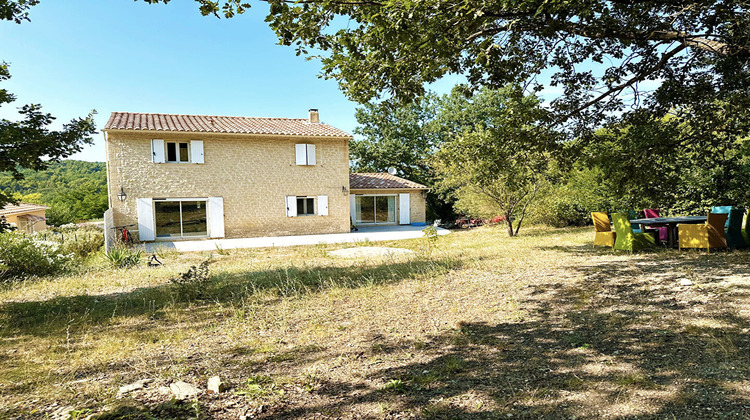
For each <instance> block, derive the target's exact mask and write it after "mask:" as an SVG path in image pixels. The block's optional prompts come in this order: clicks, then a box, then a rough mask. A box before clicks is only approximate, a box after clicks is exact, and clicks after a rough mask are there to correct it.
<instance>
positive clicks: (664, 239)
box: [643, 209, 669, 243]
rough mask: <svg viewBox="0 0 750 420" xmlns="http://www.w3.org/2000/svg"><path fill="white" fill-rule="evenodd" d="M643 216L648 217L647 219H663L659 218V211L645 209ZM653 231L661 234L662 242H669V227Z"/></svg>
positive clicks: (657, 228)
mask: <svg viewBox="0 0 750 420" xmlns="http://www.w3.org/2000/svg"><path fill="white" fill-rule="evenodd" d="M643 214H644V215H646V219H655V218H657V217H661V216H659V209H645V210H643ZM652 229H653V230H656V231H657V232H659V241H660V242H663V243H666V242H667V240H668V239H669V228H668V227H667V226H661V227H655V228H652Z"/></svg>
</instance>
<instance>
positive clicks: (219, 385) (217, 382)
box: [208, 376, 226, 394]
mask: <svg viewBox="0 0 750 420" xmlns="http://www.w3.org/2000/svg"><path fill="white" fill-rule="evenodd" d="M225 389H226V386H225V385H224V382H222V381H221V378H220V377H218V376H212V377H211V378H209V379H208V390H209V391H211V392H213V393H214V394H220V393H222V392H224V390H225Z"/></svg>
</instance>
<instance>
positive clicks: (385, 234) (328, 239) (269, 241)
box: [145, 226, 450, 252]
mask: <svg viewBox="0 0 750 420" xmlns="http://www.w3.org/2000/svg"><path fill="white" fill-rule="evenodd" d="M422 229H424V226H382V227H360V228H359V231H358V232H351V233H330V234H325V235H299V236H265V237H261V238H234V239H201V240H195V241H158V242H150V243H147V244H145V246H146V251H148V252H154V251H155V250H156V249H158V248H165V247H166V248H170V249H174V250H176V251H179V252H193V251H214V250H216V249H217V248H221V249H237V248H269V247H279V246H298V245H317V244H339V243H351V242H365V241H370V242H376V241H396V240H400V239H415V238H421V237H423V236H424V233H422ZM437 230H438V235H447V234H449V233H450V231H449V230H447V229H443V228H437Z"/></svg>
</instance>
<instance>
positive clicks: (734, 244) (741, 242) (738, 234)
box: [725, 209, 747, 249]
mask: <svg viewBox="0 0 750 420" xmlns="http://www.w3.org/2000/svg"><path fill="white" fill-rule="evenodd" d="M744 218H745V209H731V210H729V218H728V219H727V223H726V226H727V227H726V230H725V233H726V236H727V246H728V247H729V248H731V249H737V248H745V247H747V243H746V242H745V239H744V238H743V237H742V220H743V219H744Z"/></svg>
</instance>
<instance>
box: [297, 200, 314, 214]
mask: <svg viewBox="0 0 750 420" xmlns="http://www.w3.org/2000/svg"><path fill="white" fill-rule="evenodd" d="M314 214H315V199H314V198H313V197H297V216H309V215H314Z"/></svg>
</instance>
